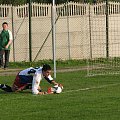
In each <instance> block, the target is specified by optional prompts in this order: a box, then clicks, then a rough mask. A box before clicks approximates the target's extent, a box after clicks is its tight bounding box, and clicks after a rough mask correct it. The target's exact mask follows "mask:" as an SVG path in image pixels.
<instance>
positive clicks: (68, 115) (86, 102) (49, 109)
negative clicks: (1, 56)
mask: <svg viewBox="0 0 120 120" xmlns="http://www.w3.org/2000/svg"><path fill="white" fill-rule="evenodd" d="M14 78H15V77H14V76H1V77H0V83H7V84H9V85H11V84H12V82H13V80H14ZM56 80H57V81H58V82H60V83H62V84H63V85H64V90H63V93H61V94H54V95H43V96H40V95H37V96H36V95H32V94H31V92H29V91H28V90H27V91H23V92H20V93H5V92H4V91H2V90H0V120H119V119H120V115H119V112H120V102H119V101H120V89H119V86H120V76H119V75H116V76H112V75H108V76H94V77H87V76H86V72H85V71H77V72H65V73H57V79H56ZM41 86H42V88H43V90H46V89H47V87H48V86H50V85H49V84H48V83H47V82H46V81H45V80H43V81H42V83H41ZM84 88H91V89H89V90H84ZM78 89H81V90H79V91H77V90H78ZM82 89H83V90H82ZM72 90H73V91H72Z"/></svg>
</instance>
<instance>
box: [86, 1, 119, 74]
mask: <svg viewBox="0 0 120 120" xmlns="http://www.w3.org/2000/svg"><path fill="white" fill-rule="evenodd" d="M90 9H93V12H90V24H89V26H90V27H89V28H90V50H89V58H88V60H87V63H88V67H87V74H88V76H91V75H105V74H119V73H120V26H119V25H120V14H119V13H120V3H119V2H109V4H108V3H106V2H104V3H101V4H95V5H93V6H91V7H90ZM91 11H92V10H91Z"/></svg>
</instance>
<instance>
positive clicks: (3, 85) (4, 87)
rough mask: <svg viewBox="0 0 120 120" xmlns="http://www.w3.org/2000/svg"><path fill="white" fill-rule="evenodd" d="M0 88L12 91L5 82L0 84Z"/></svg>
mask: <svg viewBox="0 0 120 120" xmlns="http://www.w3.org/2000/svg"><path fill="white" fill-rule="evenodd" d="M0 89H2V90H4V91H6V92H13V91H12V89H11V87H10V86H8V85H6V84H0Z"/></svg>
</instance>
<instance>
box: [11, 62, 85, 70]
mask: <svg viewBox="0 0 120 120" xmlns="http://www.w3.org/2000/svg"><path fill="white" fill-rule="evenodd" d="M43 64H49V65H51V67H53V65H54V63H53V60H39V61H37V62H26V61H23V62H10V67H11V68H27V67H30V66H33V67H36V66H42V65H43ZM78 65H79V67H80V66H86V60H56V66H57V68H68V67H71V66H72V67H78Z"/></svg>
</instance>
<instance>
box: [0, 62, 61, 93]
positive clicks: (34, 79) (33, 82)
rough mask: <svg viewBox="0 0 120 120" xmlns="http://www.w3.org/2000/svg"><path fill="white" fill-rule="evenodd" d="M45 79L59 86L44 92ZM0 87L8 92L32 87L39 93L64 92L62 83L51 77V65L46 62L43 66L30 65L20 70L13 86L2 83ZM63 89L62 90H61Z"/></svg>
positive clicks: (33, 90)
mask: <svg viewBox="0 0 120 120" xmlns="http://www.w3.org/2000/svg"><path fill="white" fill-rule="evenodd" d="M43 78H44V79H45V80H46V81H47V82H48V83H50V84H53V85H54V86H57V87H50V88H48V90H47V91H45V92H43V91H42V90H41V87H40V82H41V80H42V79H43ZM0 89H2V90H4V91H6V92H19V91H23V90H26V89H31V90H32V93H33V94H35V95H37V94H39V95H44V94H53V93H60V92H62V89H63V86H62V84H59V83H57V82H56V81H55V80H53V78H52V77H51V67H50V65H48V64H44V65H43V66H42V67H36V68H33V67H30V68H27V69H25V70H22V71H20V72H19V73H18V74H17V76H16V78H15V80H14V83H13V85H12V87H10V86H8V85H6V84H0ZM60 89H61V90H60Z"/></svg>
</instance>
